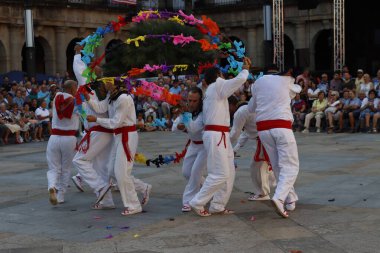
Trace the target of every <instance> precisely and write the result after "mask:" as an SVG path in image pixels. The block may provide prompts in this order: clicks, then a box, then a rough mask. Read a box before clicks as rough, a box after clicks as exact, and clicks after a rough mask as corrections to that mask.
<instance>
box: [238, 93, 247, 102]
mask: <svg viewBox="0 0 380 253" xmlns="http://www.w3.org/2000/svg"><path fill="white" fill-rule="evenodd" d="M239 101H240V102H248V96H247V93H245V92H243V93H241V94H240V97H239Z"/></svg>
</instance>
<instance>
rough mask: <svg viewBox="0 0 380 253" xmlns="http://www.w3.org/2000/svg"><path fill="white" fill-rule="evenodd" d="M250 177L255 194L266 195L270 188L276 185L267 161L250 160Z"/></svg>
mask: <svg viewBox="0 0 380 253" xmlns="http://www.w3.org/2000/svg"><path fill="white" fill-rule="evenodd" d="M251 179H252V184H253V192H254V193H255V194H256V195H262V196H266V195H269V194H270V188H271V187H273V185H276V179H275V177H274V173H273V170H271V171H270V170H268V163H267V162H256V161H255V160H254V159H252V161H251Z"/></svg>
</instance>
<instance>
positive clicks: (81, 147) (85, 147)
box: [77, 125, 113, 154]
mask: <svg viewBox="0 0 380 253" xmlns="http://www.w3.org/2000/svg"><path fill="white" fill-rule="evenodd" d="M93 131H95V132H102V133H109V134H112V133H113V130H112V129H108V128H104V127H102V126H99V125H98V126H93V127H91V128H90V129H88V130H85V132H86V134H85V136H83V138H82V140H81V141H80V142H79V145H78V148H77V150H78V151H81V152H83V153H85V154H86V152H87V150H88V149H89V148H90V141H91V132H93ZM84 143H87V145H84Z"/></svg>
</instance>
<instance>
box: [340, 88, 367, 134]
mask: <svg viewBox="0 0 380 253" xmlns="http://www.w3.org/2000/svg"><path fill="white" fill-rule="evenodd" d="M348 94H349V96H350V99H349V100H348V101H347V102H346V103H345V104H344V106H343V117H344V118H347V117H348V118H349V121H350V128H351V130H350V133H354V132H355V119H356V120H358V119H359V115H360V106H361V104H362V102H361V101H360V99H359V98H357V97H356V95H355V90H350V91H349V92H348Z"/></svg>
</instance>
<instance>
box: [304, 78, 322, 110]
mask: <svg viewBox="0 0 380 253" xmlns="http://www.w3.org/2000/svg"><path fill="white" fill-rule="evenodd" d="M319 91H320V90H319V89H318V88H317V85H316V84H315V82H314V81H313V80H310V86H309V89H308V90H307V97H308V100H307V101H308V108H311V107H313V102H314V100H316V99H317V98H318V93H319Z"/></svg>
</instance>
